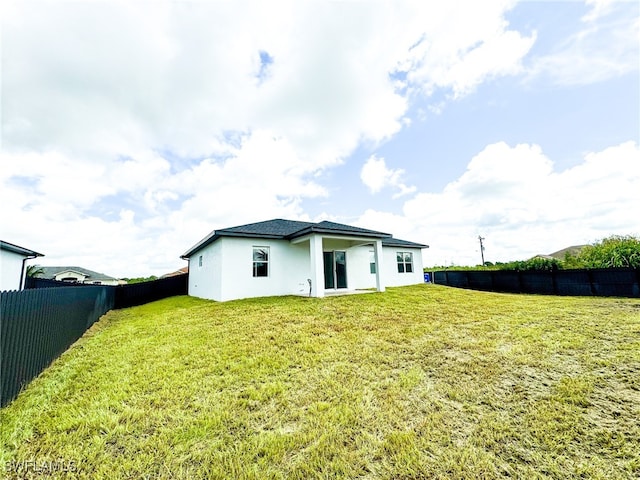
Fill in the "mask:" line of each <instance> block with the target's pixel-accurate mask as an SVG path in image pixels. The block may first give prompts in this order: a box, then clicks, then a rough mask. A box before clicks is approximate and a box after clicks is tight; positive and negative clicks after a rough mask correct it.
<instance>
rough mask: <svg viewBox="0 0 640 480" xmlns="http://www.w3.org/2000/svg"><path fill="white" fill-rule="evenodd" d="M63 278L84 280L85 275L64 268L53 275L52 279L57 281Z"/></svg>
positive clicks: (77, 280)
mask: <svg viewBox="0 0 640 480" xmlns="http://www.w3.org/2000/svg"><path fill="white" fill-rule="evenodd" d="M65 278H73V279H74V281H76V282H84V279H85V278H87V276H86V275H82V274H81V273H79V272H74V271H72V270H65V271H64V272H60V273H58V274H57V275H55V276H54V277H53V279H54V280H57V281H58V282H61V281H63V280H64V279H65Z"/></svg>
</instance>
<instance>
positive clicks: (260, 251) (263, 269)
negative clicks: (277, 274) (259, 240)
mask: <svg viewBox="0 0 640 480" xmlns="http://www.w3.org/2000/svg"><path fill="white" fill-rule="evenodd" d="M253 276H254V277H268V276H269V247H253Z"/></svg>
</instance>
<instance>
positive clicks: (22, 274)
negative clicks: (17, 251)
mask: <svg viewBox="0 0 640 480" xmlns="http://www.w3.org/2000/svg"><path fill="white" fill-rule="evenodd" d="M38 257H42V255H32V256H30V257H25V258H23V259H22V271H21V272H20V288H19V289H18V290H24V280H25V278H24V274H25V269H26V266H27V260H33V259H34V258H38Z"/></svg>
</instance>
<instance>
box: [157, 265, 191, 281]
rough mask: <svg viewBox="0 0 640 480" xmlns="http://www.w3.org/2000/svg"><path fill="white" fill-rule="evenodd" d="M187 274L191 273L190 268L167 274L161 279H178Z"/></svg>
mask: <svg viewBox="0 0 640 480" xmlns="http://www.w3.org/2000/svg"><path fill="white" fill-rule="evenodd" d="M185 273H189V267H182V268H180V269H178V270H176V271H175V272H171V273H165V274H164V275H162V276H161V277H160V278H169V277H177V276H178V275H184V274H185Z"/></svg>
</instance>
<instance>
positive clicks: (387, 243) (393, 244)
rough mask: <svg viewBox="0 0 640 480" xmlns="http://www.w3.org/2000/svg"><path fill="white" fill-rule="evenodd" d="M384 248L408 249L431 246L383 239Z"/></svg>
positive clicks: (394, 239)
mask: <svg viewBox="0 0 640 480" xmlns="http://www.w3.org/2000/svg"><path fill="white" fill-rule="evenodd" d="M382 246H383V247H407V248H429V245H424V244H422V243H416V242H410V241H409V240H400V239H399V238H393V237H390V238H383V239H382Z"/></svg>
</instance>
